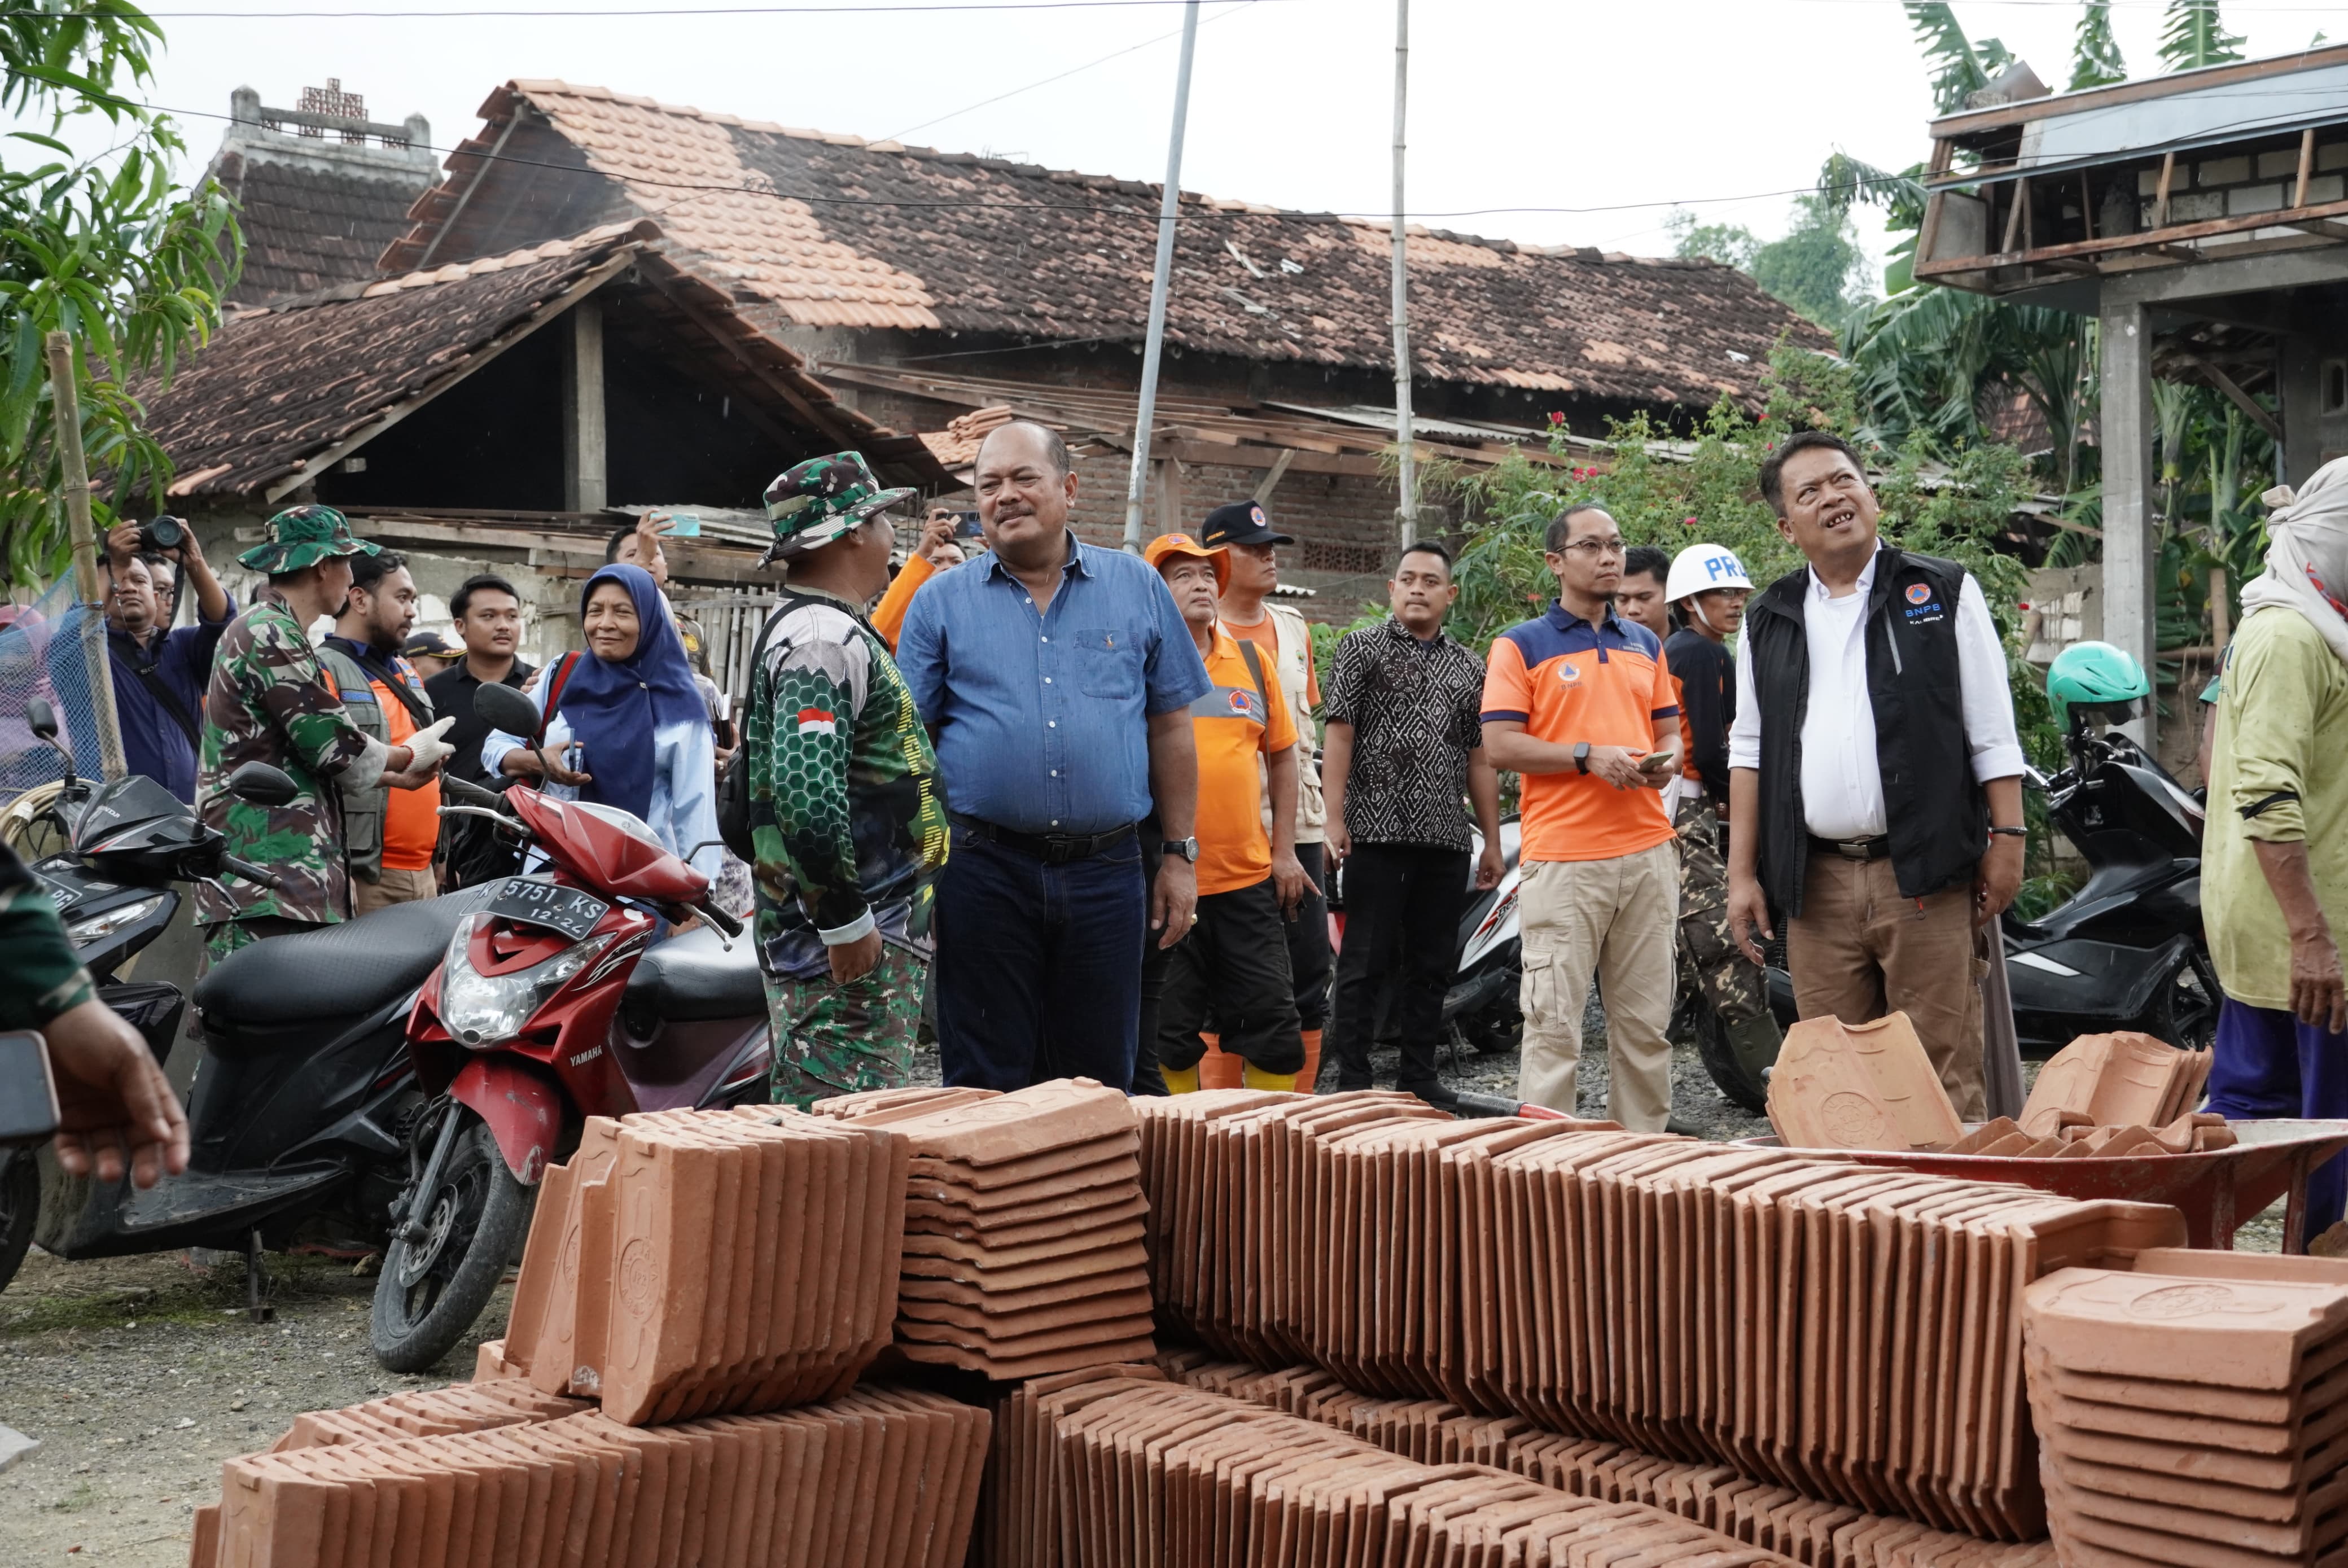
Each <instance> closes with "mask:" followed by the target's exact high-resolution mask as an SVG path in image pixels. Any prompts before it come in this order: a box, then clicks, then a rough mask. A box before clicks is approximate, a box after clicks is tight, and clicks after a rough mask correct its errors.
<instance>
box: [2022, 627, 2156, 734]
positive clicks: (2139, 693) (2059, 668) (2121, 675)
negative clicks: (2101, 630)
mask: <svg viewBox="0 0 2348 1568" xmlns="http://www.w3.org/2000/svg"><path fill="white" fill-rule="evenodd" d="M2150 696H2152V683H2151V682H2150V681H2148V680H2147V679H2145V676H2144V666H2143V665H2140V664H2138V663H2137V662H2136V656H2135V655H2132V654H2130V653H2129V652H2128V651H2127V649H2126V648H2118V647H2114V646H2113V645H2111V644H2109V643H2074V644H2072V645H2070V646H2069V647H2067V648H2065V649H2064V650H2063V651H2062V652H2061V653H2059V654H2057V655H2055V662H2054V663H2053V664H2051V665H2047V666H2046V701H2047V703H2048V705H2049V706H2051V707H2053V708H2054V709H2055V723H2056V724H2057V725H2059V726H2060V727H2062V728H2063V730H2064V731H2065V733H2068V732H2069V731H2070V730H2071V729H2072V728H2073V727H2075V725H2076V724H2078V723H2080V722H2083V721H2085V720H2087V719H2091V718H2100V719H2102V720H2103V721H2104V722H2105V723H2106V724H2125V723H2127V721H2128V720H2129V719H2132V718H2141V717H2144V705H2145V703H2146V701H2147V699H2148V698H2149V697H2150Z"/></svg>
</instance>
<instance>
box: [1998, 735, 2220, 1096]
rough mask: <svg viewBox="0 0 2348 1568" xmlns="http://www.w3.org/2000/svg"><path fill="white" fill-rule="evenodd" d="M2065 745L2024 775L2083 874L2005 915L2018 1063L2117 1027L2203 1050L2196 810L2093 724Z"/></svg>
mask: <svg viewBox="0 0 2348 1568" xmlns="http://www.w3.org/2000/svg"><path fill="white" fill-rule="evenodd" d="M2064 744H2065V749H2066V750H2067V751H2068V752H2069V754H2070V762H2071V765H2070V766H2069V767H2067V768H2065V769H2063V770H2062V771H2061V772H2059V773H2057V774H2055V776H2054V777H2053V778H2051V779H2039V778H2037V776H2036V775H2032V776H2031V778H2030V780H2029V781H2030V782H2031V783H2032V785H2033V786H2034V787H2037V788H2043V789H2044V790H2045V794H2046V812H2047V815H2048V817H2049V818H2051V819H2052V820H2053V821H2054V823H2055V827H2056V828H2057V829H2059V830H2061V832H2062V834H2063V836H2064V837H2065V838H2067V839H2069V840H2070V841H2071V842H2072V843H2073V844H2074V845H2075V846H2076V847H2077V849H2078V851H2079V853H2080V854H2081V855H2082V856H2084V857H2085V860H2086V861H2087V865H2088V868H2089V869H2088V876H2087V880H2086V882H2085V885H2083V886H2082V887H2081V888H2080V889H2079V891H2078V892H2075V893H2074V894H2072V895H2071V897H2070V898H2068V899H2066V900H2065V901H2064V903H2061V904H2059V905H2058V906H2056V907H2055V909H2053V910H2050V911H2048V912H2047V913H2046V914H2045V915H2044V916H2042V917H2041V918H2040V919H2038V920H2035V921H2027V920H2024V919H2022V918H2020V917H2019V916H2017V915H2015V914H2013V913H2012V912H2011V911H2009V912H2008V913H2006V915H2005V917H2004V922H2003V926H2004V936H2005V970H2006V980H2007V984H2008V985H2010V986H2011V987H2012V989H2013V1026H2014V1032H2015V1034H2016V1035H2017V1037H2019V1038H2020V1041H2021V1045H2022V1052H2023V1055H2024V1056H2026V1057H2044V1056H2048V1055H2051V1054H2053V1053H2054V1052H2055V1051H2058V1050H2060V1049H2062V1048H2063V1047H2065V1046H2067V1045H2069V1044H2070V1043H2071V1041H2072V1040H2073V1039H2074V1038H2075V1037H2078V1036H2080V1035H2090V1034H2103V1033H2107V1032H2110V1031H2113V1030H2118V1029H2135V1030H2140V1031H2142V1032H2143V1033H2145V1034H2147V1035H2155V1036H2157V1037H2160V1038H2161V1039H2164V1040H2167V1041H2168V1043H2169V1044H2171V1045H2173V1046H2177V1047H2181V1048H2184V1049H2188V1050H2196V1049H2200V1048H2203V1047H2207V1046H2208V1045H2209V1042H2210V1040H2211V1039H2212V1038H2213V1037H2215V1035H2216V1033H2217V1027H2218V1004H2219V990H2218V976H2217V971H2216V970H2215V969H2214V968H2213V967H2212V966H2211V965H2210V962H2209V943H2208V940H2207V938H2206V937H2205V936H2204V934H2203V933H2202V929H2201V824H2202V807H2201V803H2200V802H2199V801H2198V800H2196V799H2194V798H2193V797H2192V796H2191V795H2189V794H2188V793H2186V791H2185V790H2184V789H2183V788H2181V787H2180V786H2179V785H2178V782H2177V780H2176V779H2172V778H2170V777H2169V776H2168V771H2167V770H2166V769H2163V768H2162V767H2161V766H2160V764H2159V763H2158V762H2157V761H2155V760H2154V759H2153V758H2152V757H2151V756H2150V755H2148V754H2147V752H2146V751H2145V749H2144V748H2142V747H2141V746H2138V745H2137V743H2136V742H2135V741H2134V740H2132V739H2130V738H2128V736H2127V735H2126V734H2125V733H2124V732H2122V731H2120V730H2117V729H2101V730H2098V729H2096V728H2095V727H2093V726H2092V723H2091V720H2090V719H2089V717H2088V716H2087V715H2086V714H2085V713H2083V712H2077V711H2075V712H2074V714H2073V716H2072V725H2071V732H2070V733H2069V734H2068V735H2066V736H2065V737H2064Z"/></svg>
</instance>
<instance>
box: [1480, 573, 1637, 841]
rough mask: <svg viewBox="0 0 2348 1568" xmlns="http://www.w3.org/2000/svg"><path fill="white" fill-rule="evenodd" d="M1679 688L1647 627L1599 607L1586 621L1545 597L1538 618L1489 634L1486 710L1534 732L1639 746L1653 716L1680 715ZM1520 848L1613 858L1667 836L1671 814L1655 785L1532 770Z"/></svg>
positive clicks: (1561, 739) (1561, 740)
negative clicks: (1620, 785)
mask: <svg viewBox="0 0 2348 1568" xmlns="http://www.w3.org/2000/svg"><path fill="white" fill-rule="evenodd" d="M1679 711H1680V705H1679V694H1678V693H1677V692H1676V691H1675V690H1673V686H1672V676H1671V671H1670V670H1669V669H1668V668H1667V667H1666V666H1665V665H1664V662H1663V642H1662V640H1661V639H1660V638H1658V637H1657V636H1656V635H1655V634H1654V633H1653V632H1650V631H1649V630H1647V628H1646V627H1644V626H1642V625H1640V624H1637V623H1636V622H1633V621H1625V620H1623V619H1622V618H1621V617H1620V616H1618V615H1616V614H1613V612H1612V610H1609V611H1608V612H1607V615H1606V619H1605V621H1604V622H1603V624H1600V625H1596V626H1593V625H1591V624H1590V623H1589V622H1587V621H1585V620H1583V619H1582V618H1581V616H1579V615H1575V614H1570V613H1569V612H1568V611H1567V610H1566V609H1565V607H1564V606H1563V605H1561V604H1557V603H1551V604H1550V607H1549V614H1546V615H1543V616H1542V617H1541V618H1540V620H1538V621H1527V622H1525V623H1524V624H1521V625H1517V626H1512V627H1510V628H1509V630H1508V631H1506V632H1503V633H1502V634H1500V635H1499V636H1498V637H1496V638H1494V639H1493V641H1492V652H1491V655H1490V657H1489V659H1488V661H1487V663H1486V666H1485V672H1484V718H1485V720H1486V722H1490V721H1492V720H1494V719H1511V718H1513V719H1519V720H1521V721H1523V724H1524V727H1525V733H1526V734H1527V735H1529V736H1531V737H1532V738H1534V739H1536V740H1546V741H1550V742H1552V743H1555V744H1558V745H1561V746H1572V745H1574V744H1575V743H1577V742H1579V741H1584V740H1586V741H1588V742H1590V744H1591V745H1592V746H1621V747H1625V748H1629V749H1631V750H1632V751H1634V752H1637V753H1638V754H1639V755H1641V756H1645V755H1646V754H1647V753H1648V752H1651V751H1653V750H1654V749H1656V748H1655V721H1656V720H1657V719H1663V718H1676V717H1679ZM1521 800H1522V810H1523V813H1524V847H1523V849H1522V851H1521V854H1522V857H1523V858H1524V859H1526V860H1529V861H1611V860H1616V859H1619V858H1621V857H1622V856H1623V855H1632V854H1636V853H1638V852H1639V851H1641V850H1646V849H1652V848H1653V847H1654V846H1655V845H1657V844H1660V843H1662V842H1663V841H1664V840H1666V839H1668V838H1670V837H1671V836H1672V814H1671V811H1670V810H1669V808H1667V807H1666V806H1665V805H1664V804H1663V793H1662V791H1660V790H1656V789H1616V788H1614V786H1613V785H1612V784H1609V783H1608V782H1606V780H1604V779H1601V778H1599V777H1598V776H1597V775H1596V774H1584V773H1577V772H1575V771H1574V770H1573V769H1571V768H1568V769H1566V770H1565V771H1564V772H1562V773H1532V774H1527V775H1526V776H1525V779H1524V792H1523V795H1522V797H1521Z"/></svg>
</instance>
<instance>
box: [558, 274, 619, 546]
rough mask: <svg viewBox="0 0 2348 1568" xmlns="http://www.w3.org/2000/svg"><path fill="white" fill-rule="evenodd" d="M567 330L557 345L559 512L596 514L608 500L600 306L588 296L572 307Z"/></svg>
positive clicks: (598, 302) (601, 313) (594, 299)
mask: <svg viewBox="0 0 2348 1568" xmlns="http://www.w3.org/2000/svg"><path fill="white" fill-rule="evenodd" d="M569 325H570V331H569V333H568V334H567V335H565V336H564V337H563V340H562V510H563V511H602V510H603V508H604V506H605V505H606V504H607V503H608V502H609V500H610V486H609V483H608V478H609V475H608V466H607V465H608V453H607V449H606V443H605V439H604V428H603V306H602V302H601V301H600V300H598V299H596V298H595V297H594V296H593V295H592V294H590V295H589V296H588V297H587V298H585V299H582V300H581V301H580V302H579V303H578V304H575V305H572V307H571V317H570V324H569ZM557 330H560V328H558V329H557Z"/></svg>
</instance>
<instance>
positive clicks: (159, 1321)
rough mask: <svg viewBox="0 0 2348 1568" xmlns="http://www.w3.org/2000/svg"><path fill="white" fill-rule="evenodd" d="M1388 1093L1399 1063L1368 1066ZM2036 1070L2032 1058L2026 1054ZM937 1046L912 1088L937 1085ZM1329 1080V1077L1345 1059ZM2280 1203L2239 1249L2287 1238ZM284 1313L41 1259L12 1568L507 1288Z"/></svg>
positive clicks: (278, 1299)
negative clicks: (413, 1322)
mask: <svg viewBox="0 0 2348 1568" xmlns="http://www.w3.org/2000/svg"><path fill="white" fill-rule="evenodd" d="M1583 1039H1584V1046H1583V1053H1584V1054H1583V1056H1582V1066H1581V1086H1580V1087H1581V1114H1582V1115H1584V1116H1590V1117H1599V1116H1603V1115H1604V1114H1605V1106H1606V1046H1605V1021H1604V1016H1603V1015H1602V1014H1601V1012H1600V1011H1599V1009H1598V1006H1597V1004H1596V1001H1595V998H1594V997H1593V999H1592V1001H1591V1006H1590V1009H1589V1012H1588V1014H1587V1016H1585V1018H1584V1022H1583ZM1372 1065H1373V1067H1374V1068H1375V1069H1376V1071H1377V1074H1378V1078H1379V1081H1380V1083H1381V1084H1385V1085H1391V1084H1392V1082H1393V1081H1394V1070H1395V1058H1394V1057H1393V1056H1392V1054H1390V1053H1389V1054H1385V1055H1383V1056H1379V1057H1374V1058H1373V1063H1372ZM2036 1071H2037V1064H2036V1063H2024V1073H2025V1076H2026V1077H2034V1076H2035V1074H2036ZM937 1072H938V1062H937V1057H936V1054H935V1053H934V1052H926V1053H924V1054H923V1055H922V1057H920V1058H918V1064H917V1068H916V1072H915V1075H914V1076H915V1078H916V1079H917V1080H918V1081H922V1082H929V1083H934V1082H936V1081H937ZM1443 1075H1444V1078H1445V1080H1446V1081H1447V1082H1448V1083H1450V1084H1451V1085H1452V1086H1453V1087H1455V1088H1472V1089H1480V1090H1483V1091H1484V1092H1486V1093H1490V1094H1508V1093H1509V1092H1510V1091H1512V1090H1513V1089H1514V1088H1515V1087H1516V1076H1517V1058H1516V1055H1515V1053H1514V1052H1499V1053H1492V1054H1488V1055H1475V1054H1472V1053H1471V1054H1469V1055H1468V1056H1467V1057H1464V1058H1462V1059H1461V1060H1458V1061H1456V1062H1455V1061H1453V1060H1452V1059H1450V1058H1449V1057H1445V1059H1444V1061H1443ZM1326 1081H1328V1082H1329V1083H1331V1084H1332V1085H1333V1086H1334V1081H1335V1079H1334V1068H1331V1069H1330V1072H1329V1076H1327V1078H1326ZM1672 1098H1673V1115H1674V1116H1675V1117H1676V1118H1677V1119H1680V1120H1681V1121H1683V1122H1684V1123H1685V1124H1686V1125H1687V1126H1688V1127H1689V1128H1690V1129H1691V1130H1694V1131H1696V1132H1699V1133H1701V1134H1702V1135H1703V1136H1704V1137H1706V1138H1715V1139H1733V1138H1750V1137H1754V1136H1756V1135H1758V1134H1761V1133H1766V1131H1768V1123H1767V1122H1766V1120H1764V1119H1761V1118H1759V1117H1756V1116H1749V1115H1747V1114H1746V1113H1745V1112H1744V1111H1743V1110H1742V1109H1739V1108H1738V1107H1736V1106H1735V1105H1733V1104H1731V1103H1730V1102H1729V1101H1727V1100H1726V1099H1723V1098H1722V1096H1721V1095H1720V1092H1719V1091H1718V1090H1717V1089H1715V1088H1713V1085H1712V1080H1711V1079H1710V1078H1708V1077H1706V1076H1705V1074H1704V1068H1703V1065H1702V1063H1700V1062H1699V1061H1698V1060H1697V1059H1696V1056H1695V1053H1694V1049H1693V1048H1692V1047H1686V1046H1682V1047H1680V1048H1679V1049H1678V1050H1676V1051H1675V1052H1674V1053H1673V1063H1672ZM2281 1229H2282V1210H2281V1205H2280V1204H2278V1205H2277V1206H2276V1207H2275V1208H2273V1209H2272V1210H2270V1211H2269V1212H2267V1213H2266V1214H2264V1215H2262V1216H2260V1218H2259V1219H2257V1220H2253V1221H2251V1222H2249V1223H2248V1224H2245V1225H2244V1226H2243V1227H2242V1228H2241V1230H2240V1232H2239V1233H2237V1238H2236V1243H2235V1244H2236V1245H2237V1246H2239V1247H2240V1248H2242V1249H2244V1250H2245V1251H2259V1252H2273V1251H2276V1250H2277V1249H2278V1248H2279V1247H2280V1246H2281ZM269 1261H270V1269H271V1274H272V1278H273V1302H274V1304H275V1305H276V1309H277V1318H276V1321H275V1322H273V1323H270V1324H264V1325H254V1324H251V1323H248V1322H246V1321H245V1317H244V1314H243V1311H242V1302H243V1300H244V1273H243V1267H242V1264H230V1265H228V1266H226V1267H222V1268H219V1269H215V1270H211V1271H200V1270H197V1269H193V1268H191V1266H190V1265H189V1264H187V1263H186V1262H185V1261H184V1260H182V1259H181V1258H180V1256H179V1255H178V1254H176V1253H174V1254H170V1255H164V1256H157V1257H146V1258H118V1259H108V1260H103V1261H99V1262H94V1263H79V1264H68V1263H63V1262H60V1261H59V1260H57V1259H56V1258H52V1257H49V1256H47V1255H46V1254H44V1253H38V1252H36V1253H33V1255H32V1256H30V1257H29V1258H27V1259H26V1263H25V1266H24V1269H23V1271H22V1272H21V1273H19V1274H18V1275H17V1276H16V1279H15V1282H14V1283H13V1284H10V1285H9V1287H8V1289H7V1292H6V1294H5V1295H0V1425H5V1426H8V1427H13V1428H15V1429H16V1430H18V1431H20V1432H23V1433H25V1434H26V1436H28V1437H32V1438H36V1439H40V1442H41V1445H42V1446H41V1448H40V1449H38V1450H37V1451H36V1452H35V1453H33V1454H31V1455H29V1456H27V1457H26V1458H25V1459H24V1460H20V1461H18V1462H17V1464H16V1465H15V1468H14V1469H12V1470H6V1471H5V1472H0V1565H5V1568H17V1565H18V1564H35V1563H67V1562H68V1561H70V1562H76V1563H81V1562H106V1563H129V1564H138V1565H140V1568H178V1565H180V1564H182V1563H186V1562H187V1554H188V1540H189V1516H190V1515H191V1514H192V1513H193V1512H194V1511H195V1509H196V1506H197V1505H198V1504H199V1503H202V1502H208V1501H212V1500H213V1499H215V1498H216V1497H218V1496H219V1493H220V1462H221V1460H225V1459H229V1458H232V1457H233V1456H234V1455H237V1454H242V1453H249V1452H251V1451H252V1450H253V1449H260V1448H265V1447H267V1446H268V1445H269V1444H270V1443H271V1442H272V1441H273V1440H274V1439H276V1437H277V1435H278V1434H279V1433H281V1432H283V1430H284V1429H286V1427H287V1426H288V1425H290V1424H291V1423H292V1421H293V1418H294V1416H296V1415H298V1414H299V1413H300V1412H302V1411H304V1410H315V1409H324V1408H333V1407H335V1406H340V1405H348V1404H354V1403H355V1402H357V1401H358V1400H361V1399H367V1398H375V1397H376V1396H378V1395H382V1394H388V1393H394V1392H396V1391H398V1390H399V1389H402V1388H418V1387H436V1386H438V1385H439V1384H443V1383H448V1382H455V1381H459V1380H462V1379H464V1378H466V1377H470V1376H471V1375H472V1368H473V1347H474V1346H475V1345H477V1344H478V1343H479V1341H481V1340H483V1339H493V1338H495V1337H497V1336H499V1335H500V1334H502V1333H503V1332H504V1331H505V1321H506V1308H507V1305H508V1302H509V1299H510V1294H511V1287H510V1284H508V1285H506V1286H501V1287H500V1288H499V1291H498V1294H497V1296H496V1298H495V1299H494V1300H493V1301H492V1302H491V1304H490V1305H489V1310H488V1311H487V1312H485V1313H484V1314H483V1315H482V1317H481V1321H480V1323H479V1324H478V1325H476V1326H475V1328H474V1331H473V1333H472V1334H471V1335H469V1336H467V1338H466V1340H465V1342H464V1343H463V1344H462V1345H460V1346H458V1348H457V1349H456V1350H454V1351H452V1352H451V1353H450V1354H449V1356H448V1359H446V1360H445V1361H443V1362H442V1363H441V1364H440V1365H439V1366H438V1367H435V1368H433V1370H432V1371H431V1372H429V1373H427V1374H424V1375H421V1376H417V1377H401V1376H398V1375H396V1374H393V1373H389V1372H386V1371H384V1370H383V1369H382V1368H381V1367H377V1366H376V1363H375V1358H374V1357H373V1356H371V1355H370V1354H369V1353H368V1350H367V1315H366V1313H367V1301H368V1297H369V1295H371V1293H372V1292H373V1290H374V1285H375V1282H374V1281H373V1280H372V1279H371V1278H362V1277H358V1276H356V1275H355V1274H354V1273H353V1271H352V1266H351V1264H348V1263H347V1262H336V1261H334V1260H330V1259H325V1258H319V1257H309V1256H298V1257H284V1256H279V1255H274V1254H273V1255H272V1257H271V1258H270V1260H269Z"/></svg>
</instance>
